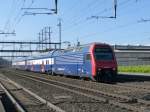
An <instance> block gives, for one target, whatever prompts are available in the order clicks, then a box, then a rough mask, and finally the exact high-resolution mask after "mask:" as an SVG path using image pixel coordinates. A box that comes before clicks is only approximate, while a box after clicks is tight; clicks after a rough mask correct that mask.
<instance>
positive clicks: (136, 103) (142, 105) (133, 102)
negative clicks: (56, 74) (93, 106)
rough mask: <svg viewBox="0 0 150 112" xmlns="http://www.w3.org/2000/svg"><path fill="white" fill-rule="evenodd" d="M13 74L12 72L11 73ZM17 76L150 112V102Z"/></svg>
mask: <svg viewBox="0 0 150 112" xmlns="http://www.w3.org/2000/svg"><path fill="white" fill-rule="evenodd" d="M11 72H12V71H11ZM15 75H17V76H19V77H23V78H26V79H30V80H33V81H37V82H39V83H44V84H47V85H50V86H54V87H56V88H59V89H64V90H67V91H69V92H73V93H75V94H80V95H82V96H86V97H88V98H92V99H95V100H98V101H101V102H104V103H108V104H111V105H114V106H118V107H120V108H125V109H127V110H131V111H135V112H145V111H146V112H149V108H148V107H149V105H150V102H149V101H145V100H142V99H138V98H131V97H127V96H124V95H118V94H112V93H108V92H102V91H98V90H94V89H89V88H85V87H81V86H77V85H72V84H67V83H64V82H59V81H56V80H55V81H54V80H50V79H45V78H41V77H37V76H36V77H35V76H31V75H30V76H29V75H28V74H23V73H15Z"/></svg>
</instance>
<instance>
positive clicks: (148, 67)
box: [118, 65, 150, 73]
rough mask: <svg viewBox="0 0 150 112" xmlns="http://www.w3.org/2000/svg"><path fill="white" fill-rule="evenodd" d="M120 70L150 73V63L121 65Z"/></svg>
mask: <svg viewBox="0 0 150 112" xmlns="http://www.w3.org/2000/svg"><path fill="white" fill-rule="evenodd" d="M118 71H119V72H132V73H150V65H141V66H119V67H118Z"/></svg>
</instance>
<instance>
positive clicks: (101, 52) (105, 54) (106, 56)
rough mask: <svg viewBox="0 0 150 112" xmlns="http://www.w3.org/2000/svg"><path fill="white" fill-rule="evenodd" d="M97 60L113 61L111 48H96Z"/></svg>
mask: <svg viewBox="0 0 150 112" xmlns="http://www.w3.org/2000/svg"><path fill="white" fill-rule="evenodd" d="M94 56H95V59H96V60H113V53H112V50H111V49H110V48H95V54H94Z"/></svg>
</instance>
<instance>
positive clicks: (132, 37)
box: [0, 0, 150, 45]
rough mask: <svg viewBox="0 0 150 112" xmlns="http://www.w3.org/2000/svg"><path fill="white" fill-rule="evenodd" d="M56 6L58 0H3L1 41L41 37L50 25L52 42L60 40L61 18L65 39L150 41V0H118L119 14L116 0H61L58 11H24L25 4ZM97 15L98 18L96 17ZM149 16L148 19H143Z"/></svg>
mask: <svg viewBox="0 0 150 112" xmlns="http://www.w3.org/2000/svg"><path fill="white" fill-rule="evenodd" d="M26 7H28V8H29V7H30V8H49V9H51V8H54V0H1V4H0V20H1V21H0V31H1V32H12V31H15V32H16V35H15V36H14V35H7V36H6V35H0V41H8V40H13V41H15V40H16V41H17V40H19V41H38V33H39V32H40V31H41V29H42V28H44V27H46V26H50V27H51V29H52V35H51V36H52V42H58V40H59V38H58V37H59V32H58V31H59V30H58V26H57V25H58V19H61V20H62V42H63V41H69V42H71V44H72V45H73V44H76V43H77V41H80V43H81V44H87V43H91V42H102V43H108V44H119V45H150V43H149V42H150V0H118V7H117V18H116V19H114V18H100V17H102V16H104V17H110V16H114V9H113V0H58V14H53V15H35V16H34V15H24V13H25V12H27V11H28V12H29V11H30V12H45V10H36V11H35V10H22V9H21V8H26ZM92 16H97V17H98V19H96V18H92ZM142 20H147V21H142Z"/></svg>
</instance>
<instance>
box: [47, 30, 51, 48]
mask: <svg viewBox="0 0 150 112" xmlns="http://www.w3.org/2000/svg"><path fill="white" fill-rule="evenodd" d="M48 29H49V31H48V35H49V43H51V33H52V32H51V27H49V28H48ZM49 49H51V44H49Z"/></svg>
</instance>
